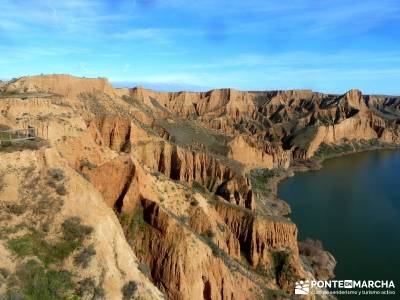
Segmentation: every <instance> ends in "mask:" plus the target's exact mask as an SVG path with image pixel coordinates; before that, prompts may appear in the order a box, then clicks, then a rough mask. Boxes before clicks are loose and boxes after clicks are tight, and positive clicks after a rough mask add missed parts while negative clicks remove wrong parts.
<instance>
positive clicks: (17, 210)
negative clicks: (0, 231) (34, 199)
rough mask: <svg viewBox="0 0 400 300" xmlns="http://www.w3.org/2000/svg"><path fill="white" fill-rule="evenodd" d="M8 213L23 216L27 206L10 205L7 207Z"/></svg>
mask: <svg viewBox="0 0 400 300" xmlns="http://www.w3.org/2000/svg"><path fill="white" fill-rule="evenodd" d="M7 210H8V212H10V213H12V214H14V215H17V216H19V215H22V214H23V213H24V212H25V211H26V205H22V204H8V205H7Z"/></svg>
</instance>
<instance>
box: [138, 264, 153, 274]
mask: <svg viewBox="0 0 400 300" xmlns="http://www.w3.org/2000/svg"><path fill="white" fill-rule="evenodd" d="M138 268H139V270H140V271H141V272H142V273H143V274H144V275H146V277H150V276H151V271H150V268H149V266H148V265H147V264H146V263H142V262H139V264H138Z"/></svg>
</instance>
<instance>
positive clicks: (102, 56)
mask: <svg viewBox="0 0 400 300" xmlns="http://www.w3.org/2000/svg"><path fill="white" fill-rule="evenodd" d="M0 5H1V6H0V78H4V79H7V78H12V77H19V76H22V75H34V74H40V73H45V74H47V73H69V74H73V75H77V76H86V77H108V78H109V79H110V80H111V81H113V82H115V83H119V84H121V83H122V84H123V85H129V86H132V85H134V84H138V83H139V84H142V85H144V86H147V87H156V88H159V89H171V90H176V89H185V88H187V89H195V90H196V89H199V90H201V89H208V88H221V87H233V88H238V89H242V90H271V89H295V88H309V89H313V90H318V91H324V92H334V93H342V92H345V91H346V90H349V89H351V88H359V89H361V90H363V91H364V92H366V93H378V94H400V80H399V79H400V1H399V0H379V1H378V0H374V1H372V0H357V1H354V0H335V1H333V0H280V1H267V0H263V1H261V0H260V1H255V0H246V1H237V0H230V1H225V0H204V1H194V0H193V1H188V0H168V1H167V0H136V1H135V0H119V1H118V0H116V1H110V0H108V1H106V0H41V1H37V0H0Z"/></svg>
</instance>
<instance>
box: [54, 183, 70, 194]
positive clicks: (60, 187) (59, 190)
mask: <svg viewBox="0 0 400 300" xmlns="http://www.w3.org/2000/svg"><path fill="white" fill-rule="evenodd" d="M56 192H57V194H59V195H60V196H65V195H67V194H68V192H67V189H66V188H65V185H64V184H59V185H57V187H56Z"/></svg>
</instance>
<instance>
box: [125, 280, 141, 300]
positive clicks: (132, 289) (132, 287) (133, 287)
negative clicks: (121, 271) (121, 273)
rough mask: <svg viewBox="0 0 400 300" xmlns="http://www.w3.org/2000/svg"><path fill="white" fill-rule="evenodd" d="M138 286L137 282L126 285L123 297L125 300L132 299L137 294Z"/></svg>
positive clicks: (131, 281)
mask: <svg viewBox="0 0 400 300" xmlns="http://www.w3.org/2000/svg"><path fill="white" fill-rule="evenodd" d="M137 288H138V285H137V283H136V282H135V281H133V280H130V281H129V282H127V283H125V284H124V286H123V287H122V295H123V300H129V299H132V297H133V295H134V294H135V293H136V291H137Z"/></svg>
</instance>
